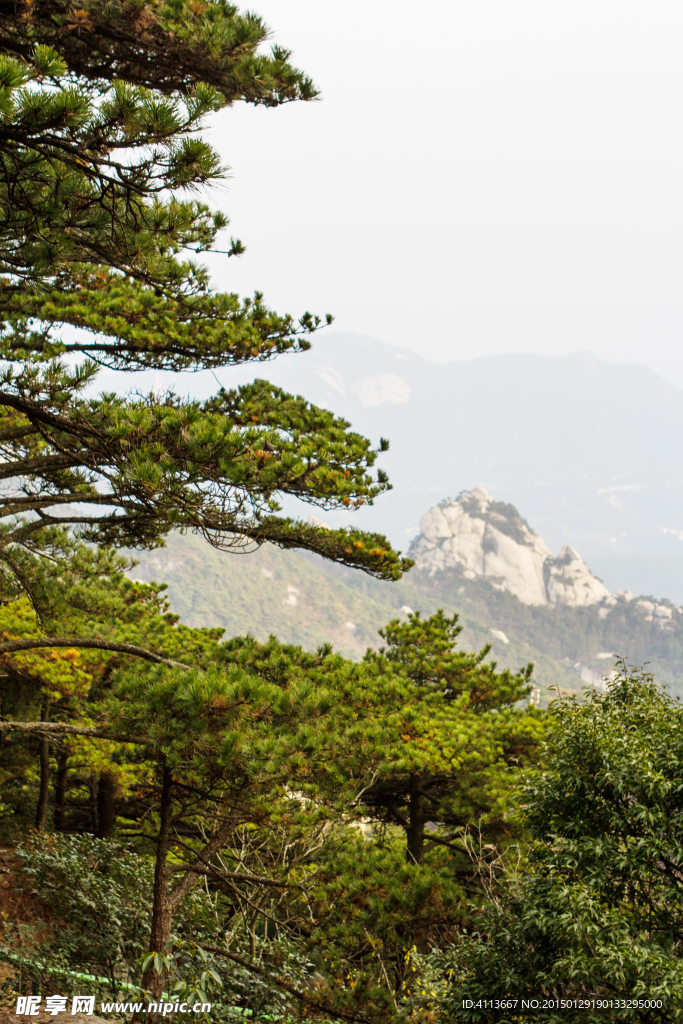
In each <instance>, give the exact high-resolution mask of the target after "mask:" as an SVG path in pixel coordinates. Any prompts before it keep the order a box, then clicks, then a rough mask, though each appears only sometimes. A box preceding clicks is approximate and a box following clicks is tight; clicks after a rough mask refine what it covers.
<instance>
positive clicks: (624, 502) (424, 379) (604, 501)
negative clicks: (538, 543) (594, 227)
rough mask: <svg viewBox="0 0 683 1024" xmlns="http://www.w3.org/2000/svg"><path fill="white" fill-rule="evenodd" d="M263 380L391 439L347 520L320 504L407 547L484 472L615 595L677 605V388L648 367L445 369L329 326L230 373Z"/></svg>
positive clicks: (681, 461) (513, 361)
mask: <svg viewBox="0 0 683 1024" xmlns="http://www.w3.org/2000/svg"><path fill="white" fill-rule="evenodd" d="M254 376H265V377H268V379H270V380H272V381H274V382H275V383H277V384H279V385H281V386H282V387H285V388H287V389H289V390H292V391H295V392H297V393H299V394H303V395H305V396H306V397H307V398H309V399H310V400H311V401H314V402H316V403H318V404H321V405H324V406H326V407H328V408H330V409H332V410H333V411H334V412H336V413H337V414H338V415H340V416H344V417H345V418H347V419H348V420H350V421H351V423H352V424H353V427H354V429H357V430H359V431H361V432H362V433H364V434H366V435H367V436H369V437H371V438H372V439H373V440H375V441H377V440H378V439H379V437H380V436H383V437H388V438H389V440H390V442H391V447H390V450H389V452H388V453H387V454H386V455H383V456H382V457H381V459H380V461H379V464H380V465H381V466H382V467H383V468H385V469H386V470H387V471H388V473H389V477H390V480H391V482H392V484H393V486H394V489H393V491H392V492H390V493H389V494H387V495H384V496H383V497H382V498H380V499H378V501H377V503H376V506H375V507H374V508H371V509H361V510H360V511H359V512H358V513H357V514H354V517H353V520H351V519H350V516H349V515H348V514H347V513H342V512H340V513H337V514H332V517H331V518H330V516H329V515H328V514H327V513H326V518H329V519H330V522H331V523H332V524H336V523H337V522H339V523H343V522H347V521H348V522H350V521H353V522H354V523H356V524H357V525H359V526H361V527H363V528H367V529H373V530H380V531H381V532H385V533H387V535H388V536H389V537H390V539H391V540H392V541H393V542H394V544H395V545H396V546H398V547H400V548H402V549H404V550H405V548H406V546H407V544H408V543H409V541H410V540H411V538H412V537H413V536H414V534H415V533H416V532H417V530H416V527H417V523H418V520H419V518H420V516H421V515H422V514H423V513H424V511H425V509H426V508H428V507H430V506H431V505H433V504H434V503H435V502H436V501H438V500H439V499H441V498H445V497H446V496H448V495H455V494H458V493H460V492H461V491H463V490H465V489H466V488H471V487H472V484H473V482H474V481H481V482H482V483H483V484H484V485H485V486H486V487H487V488H488V490H489V491H490V492H491V493H492V494H495V495H496V496H497V497H498V498H499V499H500V500H502V501H504V502H509V503H511V504H513V505H515V506H516V507H517V508H521V509H524V512H525V515H526V516H527V517H528V519H529V521H530V522H533V523H534V526H535V529H537V530H539V531H540V533H541V534H542V535H543V537H544V539H545V541H546V542H547V544H548V545H549V546H550V548H551V549H552V550H554V551H557V550H558V549H559V547H560V546H561V545H563V544H569V545H570V546H571V547H572V548H574V549H575V550H577V551H580V552H581V555H582V557H583V558H584V559H585V560H588V562H589V563H590V565H591V567H592V569H593V571H594V572H595V573H597V575H598V576H600V577H602V578H603V579H604V581H605V584H606V586H607V587H608V589H610V590H622V589H631V590H633V591H634V592H640V593H646V594H651V595H654V596H656V597H662V596H664V595H666V596H667V597H670V598H672V599H673V600H675V601H678V602H683V456H682V455H681V453H680V446H679V438H681V437H683V392H681V391H679V390H677V389H676V388H674V387H671V386H670V385H668V384H667V383H666V382H665V381H664V380H662V379H661V378H660V377H659V376H658V375H657V374H656V373H655V372H654V371H653V370H650V369H648V368H646V367H642V366H635V365H631V364H623V365H613V364H608V363H604V362H601V361H600V360H598V359H596V358H594V357H593V356H591V355H590V353H587V352H578V353H576V354H574V355H571V356H564V357H557V358H553V357H550V356H538V355H500V356H487V357H484V358H481V359H471V360H466V361H458V362H453V363H449V364H446V365H438V364H435V363H431V362H428V361H427V360H426V359H423V358H422V357H421V356H419V355H417V354H416V353H414V352H411V351H408V350H406V349H400V348H398V347H396V346H392V345H390V344H386V343H384V342H381V341H377V340H375V339H372V338H367V337H363V336H362V335H352V334H336V335H335V334H330V335H326V334H324V333H323V334H321V335H320V337H319V339H314V343H313V348H312V349H311V351H310V352H307V353H305V354H303V355H299V356H292V357H288V356H284V357H282V358H280V359H277V360H275V361H273V362H272V363H270V364H269V365H268V366H267V367H258V368H256V370H255V369H254V368H253V367H251V368H246V367H244V368H240V369H235V370H231V371H226V372H224V373H222V374H221V377H220V379H221V381H224V382H226V383H227V384H228V385H230V386H232V385H234V384H236V383H238V382H240V381H242V380H247V379H252V378H253V377H254ZM207 387H209V388H215V380H213V379H212V380H210V381H207ZM299 514H302V513H299ZM303 514H304V516H305V515H307V514H308V512H307V511H306V510H303Z"/></svg>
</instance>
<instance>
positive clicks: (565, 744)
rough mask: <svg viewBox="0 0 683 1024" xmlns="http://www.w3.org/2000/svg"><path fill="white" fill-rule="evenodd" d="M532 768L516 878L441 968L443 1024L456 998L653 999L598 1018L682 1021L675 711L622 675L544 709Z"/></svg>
mask: <svg viewBox="0 0 683 1024" xmlns="http://www.w3.org/2000/svg"><path fill="white" fill-rule="evenodd" d="M551 718H552V722H553V726H552V728H551V731H550V733H549V738H548V741H547V750H546V752H545V757H544V771H543V772H542V773H536V774H534V775H532V776H531V777H530V780H529V783H528V786H527V789H526V793H525V798H524V802H525V820H526V822H527V824H528V827H529V829H530V831H531V833H532V835H533V837H534V838H535V843H534V845H533V846H532V848H531V856H530V866H529V872H528V874H526V873H525V874H521V875H519V874H517V875H516V874H514V873H513V874H511V875H508V876H507V878H504V879H503V881H502V883H501V884H500V885H499V886H495V887H494V888H493V889H492V890H491V904H490V905H489V907H488V909H487V910H486V911H485V913H483V914H482V916H481V918H480V920H479V921H478V922H477V930H478V934H475V935H473V936H472V937H468V938H465V939H463V940H462V941H461V942H460V944H459V945H458V946H457V947H455V948H454V949H453V951H452V952H451V953H449V954H447V955H446V956H445V957H443V958H441V959H440V964H441V966H442V969H443V970H444V971H445V972H446V976H447V977H448V978H450V980H451V984H450V990H449V995H448V996H447V997H445V999H444V1000H443V1002H442V1009H443V1015H444V1019H449V1014H452V1013H453V1010H454V1008H455V1007H456V1006H457V1007H459V1008H460V1009H459V1011H458V1012H459V1013H461V1014H462V1019H463V1020H468V1019H471V1020H494V1019H498V1018H497V1017H496V1016H495V1014H494V1013H493V1012H491V1013H489V1014H487V1013H486V1012H483V1013H482V1012H481V1011H480V1010H476V1011H475V1010H472V1011H470V1012H469V1013H468V1012H465V1011H462V1009H461V1007H462V1004H461V1000H462V999H463V998H470V999H474V1000H475V1001H476V1000H477V999H479V998H485V997H486V998H494V999H495V998H501V997H502V996H510V995H515V996H516V995H518V994H519V996H520V997H521V996H523V995H525V994H526V993H530V994H531V993H533V994H534V995H536V996H537V997H539V998H544V997H545V998H558V997H563V998H565V999H581V998H594V999H602V1000H610V999H615V1000H616V999H635V1000H638V999H642V1000H648V999H650V1000H652V999H655V1000H656V999H659V1000H662V1001H663V1009H659V1010H656V1009H652V1008H647V1007H643V1008H638V1007H635V1008H632V1009H630V1008H628V1007H624V1008H619V1007H615V1008H614V1009H612V1010H610V1019H612V1020H618V1021H629V1020H639V1021H662V1022H664V1021H680V1020H683V1001H682V999H681V993H682V992H683V959H682V958H681V941H682V939H683V934H682V931H681V929H682V925H683V903H682V901H681V885H680V879H681V858H682V854H683V832H682V828H681V826H682V820H683V819H682V818H681V801H680V794H681V790H682V789H683V706H682V705H681V703H680V702H679V701H678V700H676V699H672V698H671V697H669V696H668V695H667V694H666V693H665V692H664V691H663V690H661V689H660V688H659V687H657V686H656V685H655V684H654V682H653V680H652V677H651V676H649V675H648V674H646V673H642V672H639V673H638V672H636V673H634V672H630V671H628V670H627V669H626V667H625V666H623V665H622V673H621V676H620V678H619V680H618V681H617V682H616V683H615V684H614V685H612V686H611V687H610V689H609V691H608V692H607V693H605V694H600V693H592V694H591V695H590V696H589V697H588V698H587V699H586V700H584V701H579V700H577V699H576V698H566V699H564V700H561V701H558V702H556V704H554V705H553V706H552V708H551ZM603 1016H604V1014H602V1013H601V1012H599V1011H598V1010H597V1009H596V1010H592V1009H589V1010H586V1009H576V1010H572V1009H568V1010H563V1011H562V1012H557V1013H550V1014H548V1013H547V1012H540V1011H537V1012H535V1013H528V1012H527V1011H524V1012H521V1009H520V1008H518V1009H517V1012H516V1013H510V1015H509V1019H510V1020H519V1021H522V1020H539V1021H540V1020H552V1021H555V1020H556V1021H560V1020H565V1021H567V1020H569V1021H573V1020H577V1021H578V1020H595V1021H598V1020H600V1019H602V1017H603Z"/></svg>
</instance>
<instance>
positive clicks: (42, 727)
mask: <svg viewBox="0 0 683 1024" xmlns="http://www.w3.org/2000/svg"><path fill="white" fill-rule="evenodd" d="M0 732H35V733H38V734H44V733H48V734H50V735H52V736H54V735H57V736H62V735H69V736H94V737H96V738H97V739H102V740H115V741H116V742H117V743H146V742H147V741H146V740H145V739H144V737H142V736H127V737H121V736H114V735H113V733H111V732H105V731H104V730H102V729H91V728H89V727H88V726H85V725H68V724H67V723H66V722H0Z"/></svg>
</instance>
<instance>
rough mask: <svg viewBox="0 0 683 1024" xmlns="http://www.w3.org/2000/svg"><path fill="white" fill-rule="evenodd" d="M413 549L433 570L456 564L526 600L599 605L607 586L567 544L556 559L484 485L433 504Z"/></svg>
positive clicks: (471, 576)
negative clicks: (495, 499)
mask: <svg viewBox="0 0 683 1024" xmlns="http://www.w3.org/2000/svg"><path fill="white" fill-rule="evenodd" d="M420 530H421V533H420V535H419V536H418V537H417V538H416V539H415V540H414V541H413V544H412V545H411V550H410V554H411V557H412V558H414V559H415V561H416V565H417V567H418V568H421V569H426V570H427V571H428V572H429V573H430V575H433V574H434V573H436V572H443V571H445V570H448V569H457V570H458V571H459V572H460V573H462V575H463V576H464V577H465V579H470V580H474V579H477V578H484V579H487V580H488V581H489V582H490V583H491V584H493V586H495V587H497V588H498V589H501V590H508V591H510V593H512V594H515V595H516V596H517V597H518V598H519V600H520V601H522V602H523V603H524V604H530V605H548V604H554V605H565V606H570V607H579V606H582V605H591V604H599V603H600V602H601V601H604V600H605V599H607V598H609V596H610V595H609V591H608V590H607V588H606V587H605V586H604V584H602V583H601V582H600V580H598V579H597V578H596V577H595V576H593V574H592V573H591V572H590V570H589V569H588V568H587V566H586V564H585V563H584V561H583V560H582V559H581V557H580V556H579V555H578V554H577V553H576V551H574V549H573V548H570V547H569V546H568V545H565V547H563V548H562V550H561V551H560V553H559V555H558V557H557V558H553V556H552V553H551V552H550V549H549V548H548V546H547V545H546V543H545V541H544V540H543V538H542V537H540V536H539V535H538V534H537V533H535V532H534V531H533V530H532V529H531V528H530V527H529V525H528V524H527V523H526V522H525V521H524V520H523V519H522V518H521V517H520V515H519V514H518V513H517V511H516V510H515V509H514V508H512V506H510V505H503V504H502V503H499V502H494V501H493V499H492V497H491V495H490V494H489V492H488V491H487V490H486V488H485V487H475V488H474V489H473V490H471V491H469V492H468V493H464V494H461V495H460V496H459V497H458V498H457V499H449V500H448V501H444V502H441V504H439V505H436V506H435V507H434V508H431V509H430V510H429V511H428V512H426V513H425V515H423V517H422V519H421V520H420Z"/></svg>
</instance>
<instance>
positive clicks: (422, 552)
mask: <svg viewBox="0 0 683 1024" xmlns="http://www.w3.org/2000/svg"><path fill="white" fill-rule="evenodd" d="M444 513H447V515H448V518H446V515H445V514H444ZM449 523H450V524H451V525H449ZM453 524H455V525H453ZM439 534H441V535H439ZM409 554H410V556H411V557H412V558H413V559H415V561H416V564H415V566H414V568H412V569H411V570H410V572H409V573H408V574H406V575H405V576H404V577H403V579H402V580H400V581H399V582H395V583H385V582H381V581H376V580H372V579H368V578H367V577H362V576H359V575H358V574H355V573H352V572H349V571H348V570H345V569H344V568H343V567H339V566H332V565H330V564H329V563H327V562H325V561H323V560H322V559H320V558H316V557H315V556H311V555H305V554H297V553H294V552H284V551H279V550H278V549H276V548H275V547H273V546H264V547H262V548H261V549H260V550H259V551H258V552H256V553H255V554H254V555H252V556H250V557H249V559H248V560H247V559H246V558H242V557H237V558H220V557H218V556H217V555H214V554H213V553H212V551H211V549H210V548H209V547H208V546H207V545H206V544H204V543H203V542H202V541H201V539H200V538H198V537H193V536H191V535H185V536H180V535H178V534H172V535H171V537H170V538H169V539H168V542H167V547H165V548H160V549H158V550H156V551H154V552H150V553H148V554H142V555H138V556H137V557H138V559H139V564H138V565H137V566H136V568H135V569H134V570H133V572H132V574H133V576H134V577H135V578H137V579H140V580H145V581H151V580H155V581H157V582H163V583H166V584H167V586H168V596H169V599H170V602H171V606H172V607H173V609H174V611H176V612H177V613H178V614H179V615H181V617H182V619H183V621H185V622H187V623H189V624H191V625H193V626H205V625H208V623H209V622H211V623H212V624H213V625H220V626H222V627H223V628H224V629H225V630H226V633H227V635H234V634H239V633H242V632H248V631H250V632H252V633H253V635H255V636H256V637H257V638H258V639H266V638H267V637H268V636H269V635H270V634H275V635H277V636H280V637H283V638H286V639H287V640H288V641H289V642H291V643H297V644H302V645H303V646H304V647H305V648H307V649H309V650H314V649H315V648H316V647H317V646H318V644H320V643H323V642H325V641H326V640H329V641H331V642H333V643H334V645H335V647H336V648H337V649H338V650H340V651H342V652H343V653H344V654H346V655H347V656H348V657H352V658H360V657H362V655H363V654H364V652H365V650H366V649H367V648H368V647H376V646H377V645H378V644H379V642H380V638H379V636H378V630H379V629H380V628H381V626H382V625H383V623H384V622H385V621H387V620H388V619H389V618H392V617H394V616H397V615H398V616H401V615H403V616H404V617H405V615H406V614H408V612H409V611H410V610H420V611H421V612H423V613H424V614H431V613H433V612H435V611H436V610H437V609H438V608H443V609H444V610H446V611H447V612H448V613H449V614H453V613H457V614H458V615H459V616H460V623H461V625H462V627H463V634H462V641H463V643H465V644H466V645H467V646H468V647H470V648H472V649H480V648H481V647H483V646H484V645H485V644H491V645H492V654H491V657H492V658H495V659H496V660H497V661H498V663H499V664H501V665H504V666H507V667H509V668H514V667H516V666H518V665H520V664H525V663H526V662H528V661H531V662H533V663H534V665H535V673H534V682H535V684H536V685H537V686H538V687H539V689H540V691H541V694H542V700H543V701H547V700H548V699H549V698H550V697H551V696H552V692H551V688H552V687H563V688H565V687H566V688H569V689H576V688H580V687H581V686H583V685H589V686H596V685H597V686H603V685H604V679H605V678H606V677H608V676H609V675H610V673H611V672H612V671H613V666H614V659H615V656H622V657H624V658H626V659H627V660H628V661H629V662H631V663H633V664H644V663H648V664H649V665H650V666H651V667H653V669H654V670H656V672H657V676H658V678H659V679H660V680H661V681H662V682H664V683H666V684H667V685H668V686H670V687H671V688H672V690H673V691H674V692H683V614H682V613H681V610H680V607H679V606H678V605H676V604H675V603H674V602H672V601H669V600H667V599H665V598H659V599H655V598H653V597H652V596H651V595H646V596H640V597H634V596H633V595H632V594H631V593H630V592H629V591H622V592H616V593H614V594H610V593H609V591H608V590H607V588H606V587H605V585H604V584H603V583H602V582H601V581H600V580H598V579H597V577H595V576H594V575H593V574H592V573H591V572H590V570H589V569H588V567H587V566H586V565H585V563H584V562H583V560H582V559H581V558H580V556H579V555H578V554H577V553H576V552H574V551H573V550H572V549H567V548H566V547H563V548H561V549H560V552H559V555H558V556H557V557H553V556H552V554H551V552H550V551H549V549H548V547H547V545H546V544H545V542H544V541H543V539H542V538H541V537H540V536H539V535H538V534H537V533H535V532H534V531H533V530H532V529H531V527H530V526H529V525H528V523H526V521H525V520H524V519H523V518H522V516H521V515H520V513H519V512H518V511H517V510H516V509H515V508H514V507H513V506H510V505H507V504H505V503H502V502H495V501H493V500H492V499H491V498H490V495H488V492H486V491H485V490H484V489H482V488H475V489H474V490H472V491H469V492H465V493H464V494H463V495H461V496H460V497H459V498H458V499H452V500H447V501H446V502H442V503H440V505H438V506H434V508H432V509H431V510H428V511H427V512H426V513H425V514H424V516H423V517H422V520H421V530H420V533H419V534H418V535H417V536H416V537H415V539H414V540H413V543H412V545H411V547H410V549H409Z"/></svg>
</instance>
